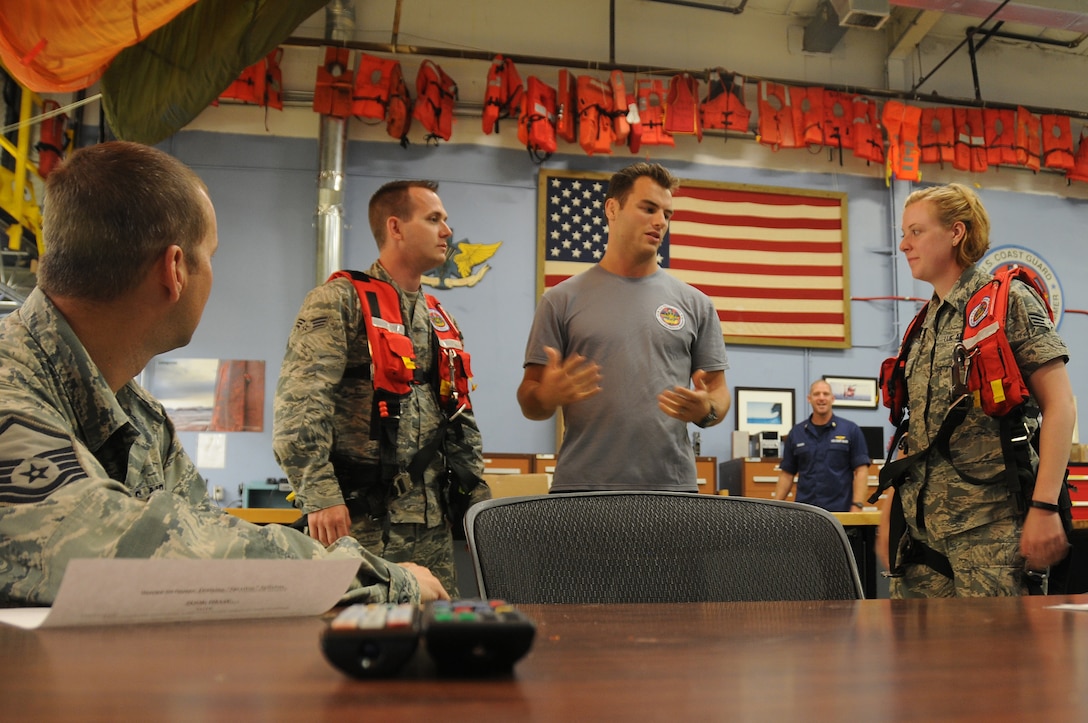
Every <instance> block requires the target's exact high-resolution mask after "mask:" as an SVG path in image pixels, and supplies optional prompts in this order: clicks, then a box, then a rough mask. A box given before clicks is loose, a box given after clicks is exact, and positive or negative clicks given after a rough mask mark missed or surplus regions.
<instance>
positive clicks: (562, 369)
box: [518, 163, 731, 492]
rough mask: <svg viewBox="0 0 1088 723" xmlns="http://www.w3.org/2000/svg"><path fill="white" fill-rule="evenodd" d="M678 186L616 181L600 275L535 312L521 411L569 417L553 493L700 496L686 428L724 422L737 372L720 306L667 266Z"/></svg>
mask: <svg viewBox="0 0 1088 723" xmlns="http://www.w3.org/2000/svg"><path fill="white" fill-rule="evenodd" d="M677 186H678V183H677V181H676V179H675V178H674V177H673V176H672V175H671V174H670V173H669V172H668V171H667V170H665V169H664V168H663V167H661V166H660V165H657V164H649V163H637V164H634V165H632V166H628V167H627V168H624V169H622V170H621V171H618V172H617V173H616V174H614V175H613V176H612V179H611V181H610V183H609V188H608V193H607V196H606V200H605V206H604V209H605V217H606V219H607V222H608V245H607V247H606V249H605V254H604V256H603V257H602V259H601V261H600V263H598V264H597V265H596V266H594V267H592V268H590V269H589V270H587V271H585V272H583V273H581V274H579V275H577V276H574V277H572V278H570V279H567V280H566V281H564V282H562V283H560V284H559V285H558V286H556V287H555V288H553V289H551V290H549V291H548V292H547V293H546V294H544V297H543V298H542V299H541V301H540V305H539V307H538V308H537V313H536V318H535V319H534V321H533V328H532V330H531V332H530V334H529V343H528V345H527V348H526V352H525V375H524V378H523V379H522V382H521V386H520V387H519V388H518V403H519V404H520V405H521V410H522V413H523V414H524V415H525V416H526V417H528V418H529V419H541V420H542V419H548V418H550V417H551V416H552V415H553V414H554V413H555V411H556V410H557V409H560V408H561V409H562V410H563V421H564V424H565V434H564V437H563V440H562V444H561V446H560V449H559V458H558V462H557V464H556V469H555V476H554V479H553V481H552V487H551V489H552V491H553V492H573V491H582V490H622V489H657V490H670V491H677V492H695V491H696V489H697V487H696V475H695V456H694V452H693V451H692V448H691V444H690V443H689V441H688V430H687V424H688V423H689V422H690V423H692V424H696V425H698V426H700V427H709V426H712V425H714V424H717V423H718V422H720V421H721V419H722V418H723V417H724V416H725V413H726V412H727V411H728V409H729V405H730V401H731V400H730V397H729V391H728V387H727V386H726V382H725V370H726V369H727V368H728V366H729V365H728V361H727V359H726V354H725V344H724V342H723V341H722V331H721V324H720V322H719V321H718V314H717V311H716V310H715V309H714V305H713V303H712V302H711V301H710V299H709V298H708V297H707V296H706V295H705V294H703V293H702V292H700V291H698V290H697V289H695V288H693V287H691V286H689V285H688V284H685V283H683V282H682V281H679V280H678V279H676V278H675V277H673V276H670V275H669V274H668V273H666V272H665V271H663V270H661V269H660V268H659V266H658V263H657V256H658V249H659V247H660V245H661V242H662V240H663V239H664V237H665V233H666V231H667V230H668V224H669V218H670V217H671V216H672V209H673V203H672V192H673V190H675V189H676V187H677Z"/></svg>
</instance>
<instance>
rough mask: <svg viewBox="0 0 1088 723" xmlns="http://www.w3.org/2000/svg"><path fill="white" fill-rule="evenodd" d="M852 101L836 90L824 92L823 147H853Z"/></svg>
mask: <svg viewBox="0 0 1088 723" xmlns="http://www.w3.org/2000/svg"><path fill="white" fill-rule="evenodd" d="M853 121H854V99H853V97H852V96H850V95H848V94H846V93H840V92H839V91H837V90H825V91H824V120H823V132H824V145H826V146H828V147H829V148H838V149H839V150H840V151H841V150H842V149H843V148H849V149H852V148H853V147H854V122H853Z"/></svg>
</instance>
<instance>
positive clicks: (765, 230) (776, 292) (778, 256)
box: [537, 169, 850, 349]
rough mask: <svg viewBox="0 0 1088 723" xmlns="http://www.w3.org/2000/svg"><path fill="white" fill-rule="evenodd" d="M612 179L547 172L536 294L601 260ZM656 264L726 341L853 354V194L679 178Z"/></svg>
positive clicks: (540, 190)
mask: <svg viewBox="0 0 1088 723" xmlns="http://www.w3.org/2000/svg"><path fill="white" fill-rule="evenodd" d="M609 175H610V174H607V173H595V172H587V171H565V170H551V169H544V170H541V171H540V176H539V179H538V187H537V218H538V222H537V291H538V292H539V293H543V292H544V291H546V290H547V289H549V288H551V287H552V286H555V285H556V284H558V283H559V282H560V281H562V280H563V279H566V278H568V277H570V276H573V275H574V274H577V273H579V272H581V271H584V270H585V269H587V268H589V266H591V265H592V264H594V263H596V262H598V261H600V259H601V257H602V256H603V255H604V249H605V245H606V243H607V242H608V226H607V223H606V221H605V216H604V200H605V194H606V192H607V190H608V179H609ZM673 211H674V212H673V216H672V220H671V221H670V224H669V232H668V234H666V236H665V240H664V241H663V242H662V244H661V247H660V250H659V253H658V261H659V263H660V265H661V267H662V268H664V269H665V270H666V271H667V272H668V273H670V274H672V275H673V276H676V277H677V278H679V279H680V280H682V281H685V282H687V283H689V284H691V285H692V286H694V287H696V288H698V289H700V290H701V291H703V293H705V294H706V295H707V296H709V297H710V298H711V299H712V300H713V302H714V306H715V308H716V309H717V310H718V318H719V319H720V320H721V325H722V334H723V335H724V337H725V341H726V343H735V344H754V345H769V346H802V347H825V348H836V349H845V348H849V347H850V304H849V300H850V288H849V278H850V272H849V263H848V259H849V254H848V248H847V224H846V218H847V215H846V214H847V208H846V194H845V193H834V192H821V191H802V190H798V189H792V188H778V187H770V186H753V185H741V184H735V183H716V182H711V181H694V180H689V179H681V181H680V188H679V189H678V190H677V191H676V193H675V194H673Z"/></svg>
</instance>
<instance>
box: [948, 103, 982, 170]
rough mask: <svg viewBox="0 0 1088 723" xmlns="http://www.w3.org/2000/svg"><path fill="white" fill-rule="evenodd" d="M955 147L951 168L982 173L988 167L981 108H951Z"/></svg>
mask: <svg viewBox="0 0 1088 723" xmlns="http://www.w3.org/2000/svg"><path fill="white" fill-rule="evenodd" d="M952 119H953V122H954V123H955V124H956V147H955V153H954V155H953V157H952V158H953V159H952V166H953V167H954V168H957V169H959V170H961V171H971V172H973V173H983V172H985V171H986V169H987V168H989V167H990V165H989V163H988V162H987V160H986V131H985V130H984V128H983V126H984V123H983V121H982V109H981V108H953V109H952Z"/></svg>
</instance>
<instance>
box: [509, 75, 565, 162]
mask: <svg viewBox="0 0 1088 723" xmlns="http://www.w3.org/2000/svg"><path fill="white" fill-rule="evenodd" d="M555 107H556V93H555V88H552V87H551V86H549V85H548V84H547V83H545V82H544V81H542V80H541V79H540V78H537V77H536V76H535V75H530V76H529V78H528V80H527V81H526V82H525V93H524V94H523V95H522V99H521V115H520V116H519V117H518V140H519V141H521V142H522V143H523V144H525V147H526V148H527V149H529V155H530V156H532V158H533V160H535V161H538V162H543V161H544V160H545V159H547V158H548V156H550V155H551V154H553V153H555V151H556V150H557V148H558V143H557V142H556V138H555V112H556V111H555Z"/></svg>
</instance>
